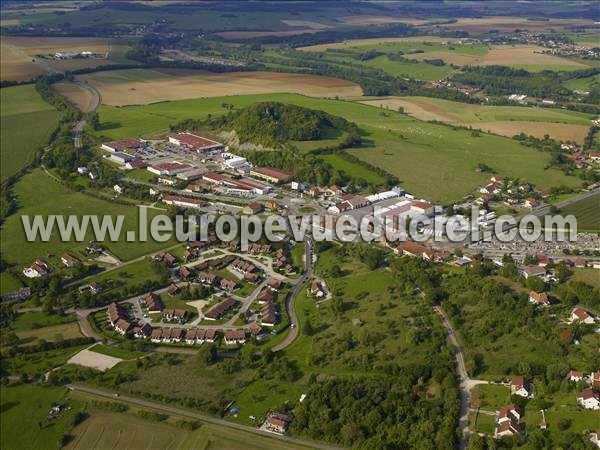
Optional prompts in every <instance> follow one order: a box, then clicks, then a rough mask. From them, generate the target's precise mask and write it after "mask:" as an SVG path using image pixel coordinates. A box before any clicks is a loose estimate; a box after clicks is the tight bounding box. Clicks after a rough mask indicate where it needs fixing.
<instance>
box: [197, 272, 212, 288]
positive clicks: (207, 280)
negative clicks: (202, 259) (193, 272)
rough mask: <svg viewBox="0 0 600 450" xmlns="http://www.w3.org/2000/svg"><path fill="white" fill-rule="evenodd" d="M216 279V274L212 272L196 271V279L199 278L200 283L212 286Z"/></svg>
mask: <svg viewBox="0 0 600 450" xmlns="http://www.w3.org/2000/svg"><path fill="white" fill-rule="evenodd" d="M216 279H217V276H216V275H215V274H214V273H211V272H198V280H200V282H201V283H202V284H205V285H208V286H212V285H213V284H214V282H215V280H216Z"/></svg>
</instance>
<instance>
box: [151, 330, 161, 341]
mask: <svg viewBox="0 0 600 450" xmlns="http://www.w3.org/2000/svg"><path fill="white" fill-rule="evenodd" d="M150 341H151V342H154V343H159V342H162V328H155V329H154V330H152V334H151V335H150Z"/></svg>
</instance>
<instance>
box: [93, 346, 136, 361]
mask: <svg viewBox="0 0 600 450" xmlns="http://www.w3.org/2000/svg"><path fill="white" fill-rule="evenodd" d="M90 350H91V351H93V352H96V353H101V354H103V355H108V356H114V357H115V358H121V359H135V358H140V357H143V356H147V355H148V353H146V352H140V351H132V350H125V349H123V348H120V347H113V346H109V345H104V344H96V345H94V346H93V347H90Z"/></svg>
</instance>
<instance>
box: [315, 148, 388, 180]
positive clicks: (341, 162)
mask: <svg viewBox="0 0 600 450" xmlns="http://www.w3.org/2000/svg"><path fill="white" fill-rule="evenodd" d="M319 159H322V160H323V161H325V162H327V163H329V164H331V165H332V166H333V167H335V168H336V169H338V170H340V171H343V172H344V173H345V174H346V175H348V176H350V177H353V178H356V179H363V180H365V181H366V182H367V183H373V184H382V183H384V182H385V179H384V178H383V177H382V176H380V175H379V174H377V173H375V172H373V171H372V170H369V169H368V168H366V167H364V166H361V165H360V164H358V163H355V162H352V161H348V160H347V159H344V158H343V157H342V156H340V155H337V154H334V153H332V154H329V155H319Z"/></svg>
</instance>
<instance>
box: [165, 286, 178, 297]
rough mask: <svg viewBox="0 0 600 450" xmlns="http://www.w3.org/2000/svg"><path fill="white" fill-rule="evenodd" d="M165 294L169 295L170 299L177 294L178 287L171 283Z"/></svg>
mask: <svg viewBox="0 0 600 450" xmlns="http://www.w3.org/2000/svg"><path fill="white" fill-rule="evenodd" d="M167 293H168V294H169V296H170V297H173V296H174V295H177V294H179V286H177V285H176V284H175V283H171V284H170V285H169V289H168V290H167Z"/></svg>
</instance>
